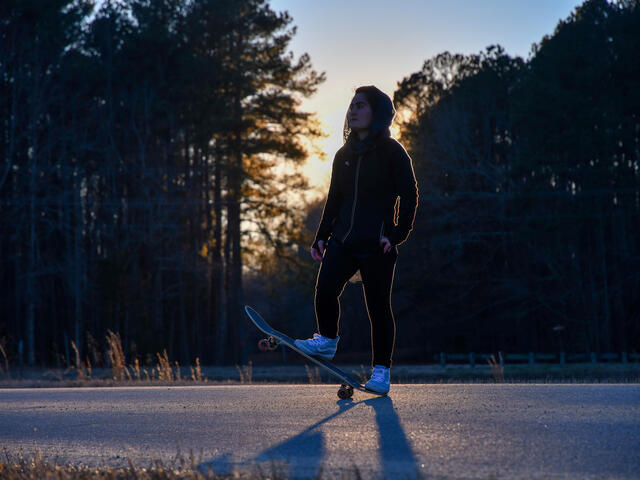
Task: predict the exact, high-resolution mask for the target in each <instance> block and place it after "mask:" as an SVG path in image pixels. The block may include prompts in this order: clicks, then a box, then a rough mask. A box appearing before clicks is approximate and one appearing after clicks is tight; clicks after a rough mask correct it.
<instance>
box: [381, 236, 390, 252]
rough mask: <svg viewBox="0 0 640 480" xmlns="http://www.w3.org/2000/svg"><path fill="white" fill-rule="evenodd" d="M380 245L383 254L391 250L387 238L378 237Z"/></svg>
mask: <svg viewBox="0 0 640 480" xmlns="http://www.w3.org/2000/svg"><path fill="white" fill-rule="evenodd" d="M380 245H382V246H383V247H384V249H383V250H384V253H387V252H388V251H389V250H391V242H390V241H389V239H388V238H387V237H380Z"/></svg>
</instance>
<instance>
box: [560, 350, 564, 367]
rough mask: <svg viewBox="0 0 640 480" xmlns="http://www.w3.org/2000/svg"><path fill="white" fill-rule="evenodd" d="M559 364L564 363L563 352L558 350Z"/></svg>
mask: <svg viewBox="0 0 640 480" xmlns="http://www.w3.org/2000/svg"><path fill="white" fill-rule="evenodd" d="M560 365H564V352H560Z"/></svg>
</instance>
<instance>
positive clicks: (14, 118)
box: [0, 0, 640, 366]
mask: <svg viewBox="0 0 640 480" xmlns="http://www.w3.org/2000/svg"><path fill="white" fill-rule="evenodd" d="M44 3H46V5H44ZM5 5H8V7H7V6H5ZM0 8H2V10H1V19H2V23H1V29H2V30H1V37H0V65H1V72H2V75H1V76H0V89H1V91H0V108H1V109H2V114H1V115H0V118H1V119H2V122H1V124H0V125H1V126H0V128H1V129H2V135H1V137H0V149H2V158H3V159H4V160H5V162H4V163H3V164H2V170H1V171H0V221H1V223H0V226H1V228H2V232H1V235H0V252H1V258H0V262H1V265H0V287H1V288H0V302H2V310H1V311H0V342H3V345H5V347H6V350H7V351H8V352H9V357H10V359H12V360H15V358H16V356H17V352H16V345H17V342H18V341H19V340H23V341H24V344H25V356H26V357H27V358H25V360H27V361H29V362H30V363H33V362H36V363H42V364H52V363H55V362H60V361H61V358H62V356H64V355H63V354H64V352H65V351H66V350H68V349H69V343H70V342H71V340H73V341H74V342H75V343H76V344H77V345H79V346H80V349H81V351H82V352H83V355H85V354H86V352H87V350H88V349H89V347H90V349H91V350H92V351H93V349H94V348H96V346H95V345H94V343H98V344H100V343H101V342H102V339H104V336H105V334H106V331H107V329H110V330H112V331H116V332H119V333H120V335H121V337H122V339H123V344H124V348H125V353H126V355H127V359H128V360H130V361H132V358H133V357H134V356H138V357H141V358H140V360H141V361H142V362H144V357H143V355H144V354H148V353H152V354H153V353H154V352H159V351H162V349H163V348H165V347H166V348H167V350H168V352H169V357H170V358H171V359H177V360H180V363H181V364H183V365H184V364H189V363H193V362H194V359H195V357H199V358H200V361H201V362H202V363H203V364H210V363H214V362H217V363H238V362H244V361H246V360H247V358H249V356H250V355H251V354H252V353H253V352H255V351H256V345H255V341H256V340H257V339H258V338H259V336H260V335H259V332H257V331H256V330H255V329H253V328H251V326H250V325H249V324H248V322H247V319H246V318H244V317H243V312H242V305H243V304H244V303H249V304H252V305H254V306H256V308H258V310H260V311H261V312H263V313H264V314H265V316H266V317H267V318H269V319H270V320H271V321H272V322H273V323H274V324H276V325H277V326H278V327H279V328H281V329H283V330H285V331H287V332H288V333H290V334H291V335H292V336H294V337H301V336H304V337H305V338H306V336H310V335H311V333H312V331H313V328H314V327H315V316H314V311H313V289H314V285H315V279H316V274H317V269H318V266H319V264H318V263H315V262H313V261H312V260H311V259H310V256H309V244H310V241H311V236H312V235H313V233H314V232H315V229H316V227H317V224H318V221H319V216H320V214H321V210H322V205H323V202H320V203H316V204H314V205H310V206H304V205H303V206H302V207H301V205H299V204H292V203H291V198H294V197H293V196H292V195H291V194H293V195H295V194H297V193H301V192H304V191H305V190H306V189H308V188H309V186H308V185H307V184H306V182H305V181H304V179H303V177H301V176H300V175H299V174H298V173H297V172H296V170H295V168H294V167H295V166H296V165H297V164H300V163H302V162H304V160H305V158H306V157H307V155H308V148H309V147H308V145H309V141H310V140H313V138H314V137H317V136H320V135H322V132H320V131H319V129H318V126H317V124H316V122H315V120H314V118H313V117H311V116H310V115H309V114H307V113H303V112H300V111H299V110H298V108H297V107H298V101H299V98H300V97H301V96H307V95H310V94H312V93H313V92H314V91H315V89H316V87H317V85H318V84H319V83H320V82H321V81H322V80H323V79H324V77H323V75H317V74H316V73H315V72H314V71H313V70H312V69H311V65H310V59H309V58H308V56H306V55H305V56H303V57H301V58H300V59H299V61H298V62H295V63H294V62H293V59H292V58H291V56H289V55H288V54H286V53H285V51H286V47H287V43H288V41H289V40H290V38H291V36H292V35H293V34H295V28H293V29H291V30H288V31H286V32H284V33H279V32H280V30H281V29H283V28H284V27H285V26H286V25H287V24H288V23H289V21H290V20H291V19H290V17H288V15H287V14H286V13H283V14H276V13H274V12H272V11H271V10H270V9H269V8H268V6H267V5H266V4H265V3H264V2H260V1H248V0H244V1H231V0H228V1H221V0H219V1H213V0H194V1H191V2H182V1H177V0H161V1H157V2H155V1H154V2H146V1H142V0H127V1H120V2H109V1H107V2H105V3H104V4H103V5H102V7H101V9H100V11H98V12H97V13H92V12H91V9H90V8H89V6H88V4H85V3H83V2H78V1H75V2H63V1H51V2H24V1H10V2H8V3H6V2H5V3H4V4H3V7H0ZM639 83H640V7H639V6H638V2H637V0H618V1H606V0H587V1H585V2H584V3H583V4H582V5H581V6H579V7H577V8H576V9H575V10H574V11H573V12H572V14H571V15H570V16H569V17H568V18H567V19H565V20H562V21H560V22H559V23H558V25H557V27H556V29H555V31H554V32H553V33H552V34H550V35H547V36H545V37H544V38H543V39H541V41H540V42H539V43H536V44H534V45H533V47H532V51H531V53H530V55H529V58H528V59H526V60H524V59H522V58H520V57H511V56H509V55H508V54H506V53H505V52H504V50H503V48H502V47H500V46H499V45H494V46H490V47H488V48H486V49H485V50H484V51H482V52H480V53H479V54H477V55H455V54H451V53H449V52H444V53H442V54H440V55H437V56H436V57H434V58H431V59H429V60H427V61H426V62H425V63H424V66H423V68H422V69H421V70H420V71H418V72H416V73H414V74H413V75H410V76H409V77H407V78H404V79H402V81H400V82H399V83H398V88H397V90H396V92H395V93H394V103H395V105H396V108H397V109H398V117H397V119H398V121H400V127H401V128H400V131H401V138H400V140H401V142H402V143H403V144H404V145H405V146H406V148H407V149H408V150H409V152H410V154H411V156H412V158H413V161H414V168H415V172H416V176H417V178H418V183H419V189H420V204H419V207H418V214H417V218H416V224H415V228H414V231H413V232H412V234H411V236H410V237H409V241H408V242H407V243H405V244H403V245H402V246H401V247H400V248H399V250H400V256H399V259H398V264H397V268H396V273H395V286H394V291H393V294H392V300H393V307H394V314H395V317H396V323H397V339H396V354H395V357H394V359H395V361H399V362H402V361H432V360H433V357H432V354H433V353H436V352H440V351H446V352H450V353H453V352H468V351H474V352H478V353H487V352H497V351H498V350H502V351H505V352H528V351H534V352H543V351H560V350H562V351H566V352H584V351H594V352H606V351H627V352H633V351H638V346H639V345H640V300H639V295H638V293H639V292H640V290H639V288H640V273H638V272H640V222H639V220H640V172H639V169H640V139H639V136H640V89H638V88H637V85H638V84H639ZM346 107H347V105H345V109H346ZM327 153H328V154H329V156H331V157H332V156H333V153H334V152H327ZM282 165H285V167H287V168H284V169H282V170H281V171H283V172H286V173H284V174H276V173H274V172H275V170H274V169H272V167H275V166H282ZM341 311H342V321H341V325H340V327H341V332H340V334H341V341H340V346H339V357H337V360H342V361H350V362H351V361H353V362H356V363H358V362H360V363H366V362H367V361H368V360H367V352H368V351H369V349H370V337H369V335H368V328H369V327H368V320H367V311H366V308H365V305H364V302H363V294H362V287H361V284H360V283H349V284H348V285H347V287H346V288H345V290H344V293H343V296H342V300H341ZM87 342H89V345H87ZM100 347H101V346H100V345H98V347H97V348H98V349H100ZM102 348H105V347H104V346H102ZM263 358H264V357H263ZM94 363H95V362H94ZM94 366H95V365H94Z"/></svg>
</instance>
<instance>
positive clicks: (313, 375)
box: [304, 363, 320, 384]
mask: <svg viewBox="0 0 640 480" xmlns="http://www.w3.org/2000/svg"><path fill="white" fill-rule="evenodd" d="M304 368H305V370H306V371H307V377H308V378H309V383H314V384H315V383H320V369H319V368H318V367H317V366H315V367H313V370H312V369H311V368H309V365H307V364H306V363H305V364H304Z"/></svg>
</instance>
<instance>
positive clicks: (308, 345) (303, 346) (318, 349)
mask: <svg viewBox="0 0 640 480" xmlns="http://www.w3.org/2000/svg"><path fill="white" fill-rule="evenodd" d="M339 339H340V337H336V338H328V337H323V336H322V335H320V334H318V333H314V334H313V338H309V339H307V340H296V341H295V342H293V343H295V345H296V347H298V348H299V349H300V350H302V351H303V352H304V353H306V354H307V355H314V356H317V357H322V358H325V359H327V360H331V359H332V358H333V356H334V355H335V354H336V349H337V348H338V340H339Z"/></svg>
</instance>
